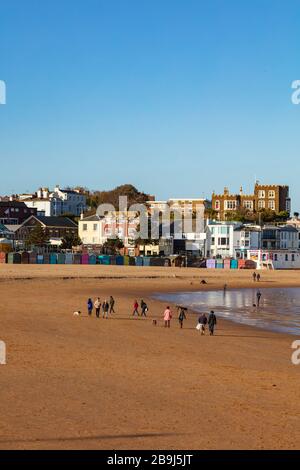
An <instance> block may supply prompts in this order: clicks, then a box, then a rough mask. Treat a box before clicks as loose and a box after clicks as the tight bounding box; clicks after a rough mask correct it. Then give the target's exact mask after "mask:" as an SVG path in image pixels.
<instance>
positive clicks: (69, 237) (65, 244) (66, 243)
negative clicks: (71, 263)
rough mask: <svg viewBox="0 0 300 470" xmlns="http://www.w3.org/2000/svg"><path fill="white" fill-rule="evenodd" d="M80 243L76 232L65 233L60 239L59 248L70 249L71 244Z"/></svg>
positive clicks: (77, 244)
mask: <svg viewBox="0 0 300 470" xmlns="http://www.w3.org/2000/svg"><path fill="white" fill-rule="evenodd" d="M80 245H82V241H81V239H80V238H79V236H78V235H77V234H76V233H67V234H66V236H65V237H64V238H63V239H62V244H61V248H62V249H63V250H71V249H72V248H73V246H80Z"/></svg>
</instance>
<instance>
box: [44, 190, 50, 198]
mask: <svg viewBox="0 0 300 470" xmlns="http://www.w3.org/2000/svg"><path fill="white" fill-rule="evenodd" d="M48 197H49V189H48V188H44V189H43V199H48Z"/></svg>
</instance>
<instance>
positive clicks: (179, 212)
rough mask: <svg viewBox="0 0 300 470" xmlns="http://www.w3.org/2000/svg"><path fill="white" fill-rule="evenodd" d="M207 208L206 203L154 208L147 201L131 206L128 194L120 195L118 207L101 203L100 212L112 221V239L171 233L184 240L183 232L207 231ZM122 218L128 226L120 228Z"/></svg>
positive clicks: (150, 237) (173, 236) (149, 237)
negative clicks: (205, 226)
mask: <svg viewBox="0 0 300 470" xmlns="http://www.w3.org/2000/svg"><path fill="white" fill-rule="evenodd" d="M204 211H205V207H204V204H196V205H193V204H185V205H184V206H180V207H169V206H166V207H164V208H163V210H160V209H158V208H154V209H151V208H149V206H147V205H145V204H133V205H131V206H130V207H128V199H127V196H120V197H119V208H118V210H116V208H115V207H114V206H113V205H112V204H101V205H100V206H98V208H97V215H98V217H100V218H102V219H107V221H109V228H110V230H109V234H108V238H109V239H116V238H120V239H122V238H126V237H128V238H130V239H132V240H138V239H140V240H149V239H151V240H158V239H159V238H169V237H172V238H174V239H176V240H181V239H183V238H185V235H184V234H187V233H198V234H201V233H203V232H204ZM132 214H135V216H133V215H132ZM122 221H123V225H126V227H127V229H126V230H125V231H123V232H122V231H121V232H120V226H121V225H122ZM129 232H130V234H129Z"/></svg>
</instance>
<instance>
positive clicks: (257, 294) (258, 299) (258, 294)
mask: <svg viewBox="0 0 300 470" xmlns="http://www.w3.org/2000/svg"><path fill="white" fill-rule="evenodd" d="M260 299H261V292H260V291H259V290H258V291H257V292H256V300H257V302H256V304H257V306H258V307H259V304H260Z"/></svg>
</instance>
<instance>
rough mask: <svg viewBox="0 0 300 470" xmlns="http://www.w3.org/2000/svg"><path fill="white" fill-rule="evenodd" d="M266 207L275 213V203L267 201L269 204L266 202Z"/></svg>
mask: <svg viewBox="0 0 300 470" xmlns="http://www.w3.org/2000/svg"><path fill="white" fill-rule="evenodd" d="M268 207H269V209H271V210H272V211H275V201H269V202H268Z"/></svg>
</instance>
